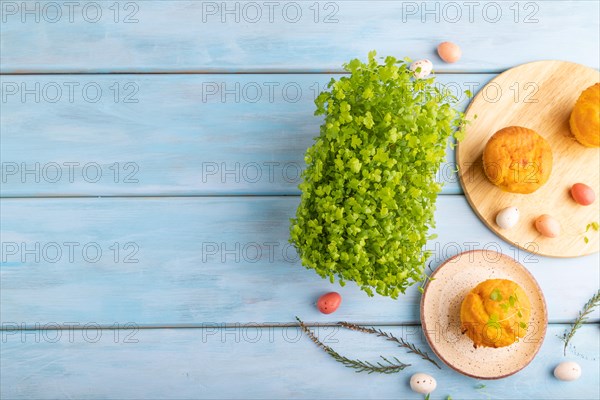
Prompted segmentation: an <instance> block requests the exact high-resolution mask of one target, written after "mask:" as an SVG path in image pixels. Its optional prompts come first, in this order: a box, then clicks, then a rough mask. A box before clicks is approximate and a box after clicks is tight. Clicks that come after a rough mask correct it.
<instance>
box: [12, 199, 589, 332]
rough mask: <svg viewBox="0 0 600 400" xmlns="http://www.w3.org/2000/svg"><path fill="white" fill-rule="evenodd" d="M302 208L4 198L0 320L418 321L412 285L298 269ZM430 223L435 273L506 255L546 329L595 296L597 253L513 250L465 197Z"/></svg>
mask: <svg viewBox="0 0 600 400" xmlns="http://www.w3.org/2000/svg"><path fill="white" fill-rule="evenodd" d="M297 204H298V197H228V198H227V197H201V198H185V197H181V198H139V199H138V198H123V199H121V198H98V199H2V200H1V201H0V206H1V213H2V243H3V248H2V257H3V260H2V266H1V267H2V268H1V269H0V273H1V274H2V275H1V277H2V279H1V289H2V290H1V294H0V300H1V302H0V303H1V304H0V311H1V318H2V322H11V323H18V324H20V323H21V322H24V323H27V324H28V325H29V326H32V325H35V323H41V324H44V323H48V322H58V323H61V322H68V321H81V322H83V321H91V322H95V323H98V324H102V325H106V326H108V325H111V324H112V323H114V322H120V323H125V322H135V323H138V324H140V325H153V326H154V325H163V326H173V325H178V324H192V325H201V324H203V323H225V322H226V323H236V322H242V323H247V322H255V323H263V322H273V323H275V322H277V323H289V322H293V315H294V314H295V313H297V314H299V315H302V316H303V317H304V318H305V319H306V320H307V321H316V322H325V321H337V320H340V319H348V320H353V321H366V322H371V323H382V324H385V323H408V322H410V323H415V322H418V321H419V311H418V309H419V301H420V294H419V292H418V291H417V290H416V288H415V287H413V288H411V289H410V290H409V291H408V293H407V294H406V295H405V296H402V297H401V298H400V299H399V300H397V301H394V300H391V299H389V298H382V297H379V296H377V297H374V298H369V297H368V296H367V295H366V294H365V293H363V292H361V291H359V290H358V288H357V287H356V286H355V285H354V284H352V283H348V285H347V286H346V287H344V288H341V287H339V285H337V284H336V285H331V284H330V283H329V281H327V280H322V279H321V278H319V277H318V276H317V275H316V274H314V273H313V272H312V271H309V270H306V269H304V268H303V267H302V266H301V265H300V263H299V261H298V260H297V256H296V255H295V253H294V250H293V249H292V248H291V247H289V246H288V244H287V243H288V242H287V241H288V232H289V222H288V220H289V218H290V217H292V216H293V215H294V213H295V209H296V207H297ZM436 220H437V225H438V226H437V229H436V233H437V234H438V235H439V236H438V238H437V239H435V240H433V241H431V242H430V243H429V244H428V245H427V248H428V249H429V250H431V251H432V252H433V256H432V267H433V268H435V267H436V266H437V265H439V264H440V263H441V262H442V261H444V260H446V259H447V258H449V257H451V256H453V255H455V254H458V253H461V252H463V251H466V250H469V249H473V248H484V249H489V250H495V251H499V252H502V253H503V254H506V255H508V256H511V257H513V258H515V259H517V260H518V261H519V262H521V263H522V264H523V265H524V266H525V267H526V268H527V269H528V270H529V271H531V272H532V274H533V275H534V276H535V278H536V279H537V280H538V282H539V284H540V286H541V288H542V290H543V291H544V294H545V296H546V298H547V301H548V312H549V320H550V321H551V322H561V321H570V320H572V319H573V318H574V317H575V315H576V313H577V311H578V310H579V309H580V308H581V306H582V305H583V304H584V303H585V302H586V300H587V299H588V298H589V297H590V296H591V295H592V294H593V293H594V292H595V291H596V290H597V286H598V281H599V279H600V275H599V274H600V271H599V270H598V264H599V257H598V254H595V255H592V256H589V257H582V258H575V259H571V260H569V261H565V260H559V259H552V258H544V257H538V256H535V255H532V254H530V253H527V252H524V251H522V250H520V249H518V248H516V247H511V246H510V245H508V244H507V243H505V242H503V241H501V240H500V239H498V238H497V236H495V235H494V234H493V233H492V232H491V231H489V230H488V229H487V228H486V227H485V225H483V223H482V222H480V221H479V219H478V218H477V217H476V216H475V215H474V214H473V213H472V212H471V211H470V208H469V205H468V203H467V202H466V200H465V199H464V197H463V196H440V197H439V199H438V209H437V212H436ZM71 242H73V243H76V244H78V245H77V246H76V245H67V244H65V243H71ZM22 243H23V245H22ZM36 243H38V244H39V245H38V250H36V247H35V246H36ZM115 243H116V244H117V245H116V246H115ZM15 246H16V248H15ZM69 246H71V247H72V248H73V249H74V250H73V256H72V258H70V252H69V249H70V247H69ZM116 248H118V249H119V250H118V252H117V251H116V250H115V249H116ZM84 250H85V251H84ZM98 250H99V251H101V256H100V257H98V256H97V254H99V253H98ZM58 251H60V252H61V253H60V256H57V254H58ZM13 253H14V254H13ZM36 255H37V256H38V257H39V259H38V260H36V259H35V256H36ZM127 257H129V258H127ZM23 259H24V261H23ZM135 260H137V261H138V262H135ZM125 261H128V262H125ZM495 261H497V260H495V259H490V263H493V262H495ZM566 278H568V279H566ZM331 290H336V291H339V292H340V293H341V294H342V297H343V303H342V306H341V308H340V309H339V310H338V311H337V312H336V313H335V314H333V315H329V316H327V315H323V314H320V313H319V312H318V311H317V309H316V307H314V302H315V301H316V299H317V298H318V297H319V296H320V295H321V294H323V293H325V292H328V291H331ZM599 315H600V314H599V313H598V312H596V313H595V314H594V315H593V316H592V320H593V321H597V320H598V319H599V318H598V317H599Z"/></svg>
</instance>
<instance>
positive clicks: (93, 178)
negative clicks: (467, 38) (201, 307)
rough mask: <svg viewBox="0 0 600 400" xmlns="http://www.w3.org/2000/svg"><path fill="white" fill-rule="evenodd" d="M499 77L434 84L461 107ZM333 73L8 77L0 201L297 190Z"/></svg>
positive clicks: (449, 187) (449, 175) (448, 178)
mask: <svg viewBox="0 0 600 400" xmlns="http://www.w3.org/2000/svg"><path fill="white" fill-rule="evenodd" d="M493 76H494V75H481V74H479V75H474V74H473V75H471V74H467V75H465V74H458V75H440V76H438V82H439V84H440V86H442V85H443V86H444V87H446V88H448V89H449V90H450V91H452V93H455V94H456V95H457V96H458V97H459V98H460V100H461V103H460V104H459V105H458V107H459V108H460V109H463V110H464V109H465V107H466V105H467V103H468V100H469V99H468V98H467V96H466V95H465V94H464V91H465V90H467V89H469V90H471V91H472V92H477V91H478V90H479V89H481V88H482V87H483V86H484V85H485V83H487V81H488V80H489V79H491V78H492V77H493ZM331 77H332V75H329V74H324V75H306V74H304V75H303V74H297V75H103V76H98V75H67V76H39V75H37V76H1V77H0V87H1V89H2V91H1V93H0V97H1V105H2V115H1V117H0V159H1V169H0V179H1V180H0V182H1V183H2V185H1V186H0V195H1V196H4V197H14V196H17V197H26V196H113V195H119V196H124V195H134V196H144V195H206V194H208V195H215V194H298V193H299V192H298V189H297V185H298V183H299V181H300V171H301V169H303V168H304V152H305V151H306V149H307V148H308V147H309V146H310V145H311V144H312V142H313V137H314V136H316V135H317V134H318V132H319V124H320V122H321V118H320V117H315V116H314V115H313V114H314V110H315V106H314V98H315V97H316V95H317V94H318V93H319V92H320V90H322V89H323V88H324V87H325V86H326V84H327V82H329V80H330V79H331ZM502 95H504V96H513V94H512V93H504V94H502ZM494 96H496V95H494ZM491 100H493V99H491ZM455 170H456V164H455V161H454V153H453V152H451V153H449V155H448V159H447V161H446V163H445V164H444V165H443V166H442V168H441V169H440V171H439V174H438V178H439V179H438V180H439V181H441V182H445V183H446V186H445V188H444V193H448V194H456V193H460V191H461V189H460V185H459V183H458V178H457V176H456V174H455Z"/></svg>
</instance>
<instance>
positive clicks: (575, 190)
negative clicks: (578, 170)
mask: <svg viewBox="0 0 600 400" xmlns="http://www.w3.org/2000/svg"><path fill="white" fill-rule="evenodd" d="M571 196H572V197H573V200H575V202H576V203H577V204H580V205H582V206H589V205H590V204H592V203H593V202H594V201H595V200H596V193H594V189H592V188H591V187H589V186H588V185H586V184H585V183H576V184H574V185H573V186H572V187H571Z"/></svg>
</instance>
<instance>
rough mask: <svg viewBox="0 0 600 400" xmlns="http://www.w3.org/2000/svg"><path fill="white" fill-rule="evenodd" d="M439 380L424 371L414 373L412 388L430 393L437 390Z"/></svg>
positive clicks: (415, 390) (422, 392) (411, 381)
mask: <svg viewBox="0 0 600 400" xmlns="http://www.w3.org/2000/svg"><path fill="white" fill-rule="evenodd" d="M436 387H437V382H436V381H435V379H434V377H433V376H431V375H427V374H424V373H421V372H420V373H418V374H414V375H413V376H411V377H410V388H411V389H412V390H413V391H414V392H417V393H421V394H429V393H431V392H433V391H434V390H435V388H436Z"/></svg>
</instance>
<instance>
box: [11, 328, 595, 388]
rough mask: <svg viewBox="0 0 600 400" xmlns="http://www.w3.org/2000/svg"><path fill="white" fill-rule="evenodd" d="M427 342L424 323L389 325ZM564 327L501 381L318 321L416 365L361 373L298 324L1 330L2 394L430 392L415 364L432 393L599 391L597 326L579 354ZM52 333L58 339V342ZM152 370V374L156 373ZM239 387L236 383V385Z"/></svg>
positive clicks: (584, 336) (365, 353)
mask: <svg viewBox="0 0 600 400" xmlns="http://www.w3.org/2000/svg"><path fill="white" fill-rule="evenodd" d="M382 328H383V329H384V330H387V331H391V332H393V333H394V334H396V335H397V336H402V337H404V338H405V339H407V340H409V341H411V342H414V343H415V344H417V345H418V346H424V341H423V337H422V334H421V331H420V329H419V328H418V327H412V326H411V327H382ZM565 328H566V326H564V325H551V326H550V328H549V331H548V336H547V338H546V340H545V342H544V344H543V346H542V349H541V351H540V353H539V355H538V356H537V357H536V358H535V359H534V360H533V362H532V363H531V364H530V365H529V366H528V367H527V368H525V369H524V370H522V371H521V372H519V373H518V374H516V375H513V376H511V377H508V378H506V379H503V380H499V381H485V385H486V387H485V388H484V389H479V390H478V389H476V387H477V386H478V385H479V384H481V381H477V380H475V379H472V378H468V377H465V376H462V375H459V374H458V373H456V372H454V371H452V370H450V369H449V368H448V367H445V366H444V368H443V370H438V369H437V368H435V367H434V366H433V365H431V364H429V363H427V362H426V361H422V360H420V359H419V358H417V357H415V356H413V355H408V354H406V353H405V352H404V351H403V350H402V349H399V348H397V347H396V346H394V345H393V344H391V343H385V342H384V341H383V340H381V339H378V338H375V337H373V336H367V335H364V334H361V333H357V332H348V331H345V330H344V331H342V330H336V329H334V328H331V327H330V328H324V327H320V328H318V330H317V331H316V333H318V335H319V336H320V337H321V339H322V340H325V341H326V342H327V343H328V344H329V345H330V346H332V347H333V348H335V349H336V350H338V351H339V352H340V353H342V354H344V355H347V356H351V357H360V358H362V359H366V360H371V361H374V360H377V358H378V357H379V355H390V356H392V355H395V356H397V357H398V358H400V359H401V360H403V361H405V362H407V363H410V364H412V366H411V367H409V368H408V369H406V370H405V371H404V372H402V373H400V374H395V375H377V374H374V375H367V374H356V373H355V372H353V371H352V370H350V369H347V368H344V367H343V366H342V365H340V364H338V363H337V362H335V361H333V360H332V359H331V358H329V356H328V355H326V354H325V353H323V352H322V351H321V350H320V349H318V348H317V347H316V346H315V345H314V344H313V343H312V342H310V340H309V339H308V338H307V337H306V336H304V335H301V334H300V332H299V330H298V328H296V327H290V328H281V329H280V328H264V329H262V330H260V331H259V330H257V329H255V328H244V327H239V328H236V329H230V330H227V331H225V330H221V331H217V330H214V329H207V330H201V329H158V330H154V329H152V330H139V331H138V332H137V333H136V334H134V335H133V336H132V337H129V340H138V342H137V343H124V341H125V337H124V334H127V335H131V334H132V331H128V332H120V333H121V336H119V337H118V338H117V339H116V340H115V337H114V331H102V332H101V334H100V335H99V336H100V337H99V338H98V339H97V341H96V342H92V341H93V340H95V338H96V335H97V332H96V331H95V330H92V331H89V332H88V333H87V338H88V339H87V341H86V339H85V338H84V336H83V335H82V333H81V331H75V332H73V335H72V338H73V339H72V343H71V342H69V335H68V333H69V331H63V332H62V334H61V335H60V336H59V335H58V334H57V332H53V331H48V332H45V333H43V334H40V333H39V332H38V337H39V338H40V342H39V343H36V342H35V340H36V336H35V334H36V333H35V332H28V333H27V336H25V337H24V338H22V337H21V336H20V333H16V334H12V333H11V334H9V333H7V332H2V333H3V334H4V336H3V338H4V339H5V340H4V341H3V343H2V348H1V354H2V361H3V362H2V364H1V366H0V372H1V374H0V383H1V385H0V388H1V389H0V390H1V391H0V395H1V396H2V398H3V399H32V398H34V399H54V398H57V397H60V398H74V399H98V398H103V399H142V398H147V399H205V398H207V399H217V398H218V399H221V398H223V399H232V398H244V399H282V398H286V399H287V398H293V399H315V398H336V399H339V398H344V399H368V398H371V399H399V398H400V399H422V398H423V395H418V394H417V393H414V392H412V391H411V390H410V388H409V385H408V381H409V379H410V376H411V374H413V373H415V372H420V371H422V372H426V373H429V374H432V375H433V376H434V377H435V378H436V379H437V383H438V386H437V389H436V391H435V392H434V393H433V394H432V396H431V397H432V398H436V399H442V398H443V399H445V398H446V396H448V395H451V396H452V398H454V399H515V398H519V399H524V398H532V399H561V400H562V399H571V398H572V399H597V398H598V396H599V394H600V393H599V388H598V385H597V379H598V378H597V377H598V374H599V373H600V371H599V368H600V365H599V364H598V360H597V358H596V357H597V354H598V352H599V351H600V349H599V348H598V326H597V325H588V326H584V327H583V328H582V329H581V330H580V331H579V332H578V333H577V336H576V337H575V339H574V344H575V345H576V346H577V351H578V353H579V354H580V356H577V355H574V354H572V353H571V354H569V356H568V357H567V358H565V357H563V355H562V346H561V342H560V340H559V339H558V338H557V336H558V335H560V334H562V332H563V330H564V329H565ZM52 340H54V341H55V343H52V342H51V341H52ZM565 359H567V360H575V361H577V362H578V363H579V364H580V365H581V366H582V369H583V374H582V376H581V378H580V379H579V380H578V381H575V382H560V381H558V380H556V379H554V378H553V377H552V370H553V369H554V367H555V366H556V365H557V364H558V363H560V362H562V361H563V360H565ZM150 377H153V379H149V378H150ZM232 386H233V387H234V389H232Z"/></svg>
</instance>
